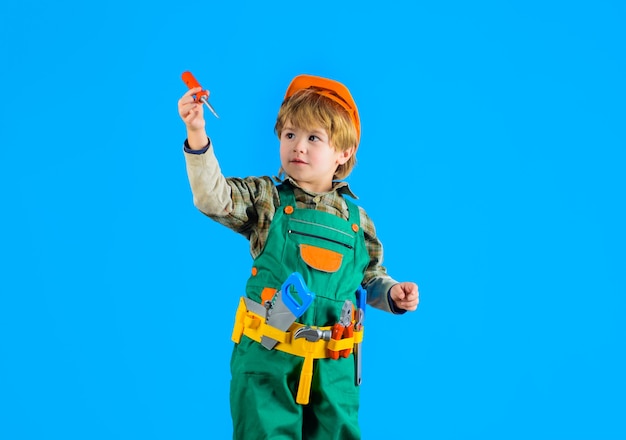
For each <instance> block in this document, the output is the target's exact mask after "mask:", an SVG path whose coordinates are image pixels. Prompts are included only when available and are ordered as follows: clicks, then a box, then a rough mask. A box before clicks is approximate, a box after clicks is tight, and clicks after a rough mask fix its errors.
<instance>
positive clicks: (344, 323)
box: [328, 300, 354, 359]
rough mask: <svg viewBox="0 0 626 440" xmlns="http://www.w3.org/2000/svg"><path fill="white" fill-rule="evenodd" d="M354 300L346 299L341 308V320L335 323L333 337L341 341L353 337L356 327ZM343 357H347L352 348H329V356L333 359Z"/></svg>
mask: <svg viewBox="0 0 626 440" xmlns="http://www.w3.org/2000/svg"><path fill="white" fill-rule="evenodd" d="M352 309H353V306H352V301H350V300H346V302H344V303H343V307H342V308H341V316H340V317H339V322H337V323H336V324H335V325H333V328H332V336H331V339H334V340H335V341H339V340H340V339H342V338H344V337H345V338H351V337H352V336H353V331H354V327H353V326H352ZM339 355H341V357H344V358H347V357H348V356H349V355H350V349H349V348H346V349H345V350H341V351H336V350H328V357H329V358H331V359H339Z"/></svg>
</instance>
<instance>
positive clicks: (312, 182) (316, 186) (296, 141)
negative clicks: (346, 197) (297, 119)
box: [280, 121, 352, 193]
mask: <svg viewBox="0 0 626 440" xmlns="http://www.w3.org/2000/svg"><path fill="white" fill-rule="evenodd" d="M351 155H352V151H351V150H349V151H335V149H334V148H333V147H332V146H331V144H330V140H329V138H328V133H327V132H326V130H325V129H323V128H322V127H319V126H314V127H312V128H310V129H303V128H296V127H294V126H293V125H292V124H291V122H290V121H287V123H286V124H285V126H284V127H283V130H282V132H281V135H280V162H281V165H282V167H283V169H284V170H285V172H286V173H287V175H289V177H291V178H292V179H294V180H295V181H296V182H297V183H298V185H300V186H301V187H302V188H303V189H306V190H308V191H312V192H318V193H319V192H326V191H330V190H331V189H332V182H333V176H334V174H335V171H336V170H337V167H338V166H339V165H341V164H343V163H345V162H346V161H347V160H348V159H349V158H350V156H351Z"/></svg>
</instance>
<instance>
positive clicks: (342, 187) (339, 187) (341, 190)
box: [274, 176, 358, 200]
mask: <svg viewBox="0 0 626 440" xmlns="http://www.w3.org/2000/svg"><path fill="white" fill-rule="evenodd" d="M274 179H275V180H276V181H277V182H279V183H284V182H288V183H289V184H290V185H291V186H293V187H295V188H299V189H300V190H302V191H304V192H305V193H307V194H309V195H310V196H313V197H315V196H317V195H320V194H330V193H331V192H337V194H346V195H349V196H350V197H352V198H353V199H355V200H357V199H358V197H357V196H356V194H354V193H353V192H352V190H351V189H350V185H348V182H346V181H344V180H339V181H338V180H335V181H333V187H332V189H331V190H330V191H328V192H324V193H315V192H312V191H308V190H306V189H304V188H302V187H301V186H300V185H298V183H297V182H296V181H295V180H293V179H292V178H291V177H289V176H286V178H285V179H281V178H280V176H279V177H274Z"/></svg>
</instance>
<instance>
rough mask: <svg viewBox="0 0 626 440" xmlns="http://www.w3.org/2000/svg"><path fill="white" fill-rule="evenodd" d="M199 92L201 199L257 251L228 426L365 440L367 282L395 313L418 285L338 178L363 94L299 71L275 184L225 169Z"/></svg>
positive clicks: (251, 435) (281, 134) (192, 120)
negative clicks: (389, 257)
mask: <svg viewBox="0 0 626 440" xmlns="http://www.w3.org/2000/svg"><path fill="white" fill-rule="evenodd" d="M200 91H201V89H200V88H196V89H191V90H189V91H188V92H187V93H185V94H184V95H183V97H182V98H181V99H180V100H179V102H178V111H179V114H180V116H181V118H182V119H183V121H184V123H185V125H186V128H187V140H186V141H185V145H184V152H185V153H184V154H185V159H186V163H187V173H188V177H189V182H190V185H191V189H192V192H193V197H194V204H195V206H196V207H197V208H198V209H199V210H200V211H201V212H203V213H204V214H206V215H207V216H209V217H210V218H212V219H213V220H215V221H217V222H219V223H221V224H223V225H225V226H227V227H228V228H230V229H232V230H234V231H236V232H238V233H240V234H242V235H244V236H245V237H246V238H248V239H249V240H250V251H251V254H252V256H253V258H254V261H253V266H252V275H251V276H250V278H249V280H248V283H247V286H246V296H245V297H242V299H241V301H240V306H239V309H238V311H237V317H236V322H235V329H234V330H233V340H234V341H235V342H236V345H235V347H234V351H233V355H232V359H231V373H232V380H231V414H232V418H233V437H234V438H237V439H268V438H271V439H277V438H284V439H300V438H303V439H324V440H329V439H341V440H347V439H358V438H360V431H359V425H358V407H359V388H358V383H359V382H360V341H361V340H362V317H363V314H362V309H363V308H364V305H363V303H362V301H363V298H362V297H360V298H358V297H357V296H358V295H362V294H363V291H362V290H361V286H362V287H363V288H364V289H365V290H366V291H367V304H369V305H371V306H373V307H375V308H378V309H381V310H384V311H387V312H391V313H395V314H401V313H405V312H406V311H407V310H409V311H413V310H415V309H416V308H417V305H418V302H419V293H418V288H417V285H416V284H415V283H412V282H400V283H399V282H397V281H394V280H393V279H392V278H390V277H389V276H388V275H387V273H386V270H385V268H384V267H383V266H382V265H381V263H382V256H383V252H382V245H381V243H380V241H379V240H378V238H377V237H376V232H375V229H374V225H373V223H372V221H371V220H370V218H369V217H368V216H367V214H366V213H365V211H364V210H363V208H361V207H357V206H356V205H355V204H354V203H352V202H351V201H350V200H348V199H347V198H346V197H345V196H350V197H352V198H355V196H354V194H353V193H352V191H351V190H350V188H349V186H348V184H347V183H346V182H344V181H340V180H339V179H344V178H345V177H347V176H348V175H349V174H350V171H351V170H352V168H353V166H354V164H355V161H356V159H355V153H356V150H357V148H358V145H359V140H360V134H361V133H360V132H361V127H360V120H359V114H358V111H357V107H356V104H355V102H354V100H353V98H352V96H351V94H350V92H349V91H348V89H347V88H346V87H345V86H344V85H343V84H341V83H339V82H336V81H334V80H330V79H327V78H321V77H316V76H310V75H300V76H297V77H296V78H294V79H293V81H292V82H291V84H290V85H289V88H288V89H287V92H286V94H285V98H284V101H283V103H282V105H281V107H280V110H279V112H278V117H277V120H276V126H275V132H276V134H277V135H278V138H279V140H280V163H281V170H280V175H284V176H285V178H284V179H281V178H278V179H276V180H277V181H278V182H277V183H278V184H277V183H275V182H274V181H273V180H272V178H270V177H247V178H225V177H224V176H223V175H222V173H221V171H220V167H219V165H218V162H217V159H216V158H215V155H214V151H213V145H212V142H211V141H210V139H209V138H208V136H207V134H206V130H205V120H204V116H203V115H204V113H203V107H202V103H201V102H196V101H194V97H193V95H194V94H196V93H198V92H200ZM293 287H295V290H293V289H292V288H293ZM307 289H308V290H307ZM310 292H313V293H310ZM290 299H291V300H293V301H290ZM353 348H354V350H353Z"/></svg>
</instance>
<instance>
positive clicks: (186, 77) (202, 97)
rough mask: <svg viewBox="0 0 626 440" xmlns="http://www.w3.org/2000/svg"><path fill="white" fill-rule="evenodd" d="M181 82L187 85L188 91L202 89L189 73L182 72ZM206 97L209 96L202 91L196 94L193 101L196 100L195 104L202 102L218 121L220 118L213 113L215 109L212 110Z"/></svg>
mask: <svg viewBox="0 0 626 440" xmlns="http://www.w3.org/2000/svg"><path fill="white" fill-rule="evenodd" d="M183 82H184V83H185V84H187V87H189V88H190V89H193V88H196V87H200V88H202V86H201V85H200V83H199V82H198V80H197V79H196V78H195V77H194V76H193V75H192V74H191V72H183ZM208 96H209V92H207V91H206V90H202V91H200V92H198V93H196V95H195V100H196V102H197V101H202V102H204V103H205V104H206V106H207V107H208V108H209V110H211V113H213V115H214V116H215V117H216V118H217V119H219V118H220V117H219V116H218V115H217V113H216V112H215V109H214V108H213V106H212V105H211V104H210V103H209V98H208Z"/></svg>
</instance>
